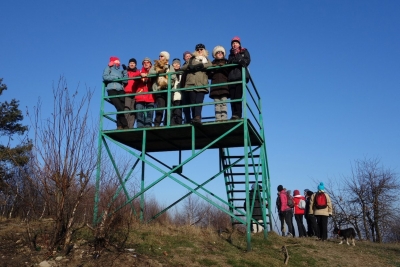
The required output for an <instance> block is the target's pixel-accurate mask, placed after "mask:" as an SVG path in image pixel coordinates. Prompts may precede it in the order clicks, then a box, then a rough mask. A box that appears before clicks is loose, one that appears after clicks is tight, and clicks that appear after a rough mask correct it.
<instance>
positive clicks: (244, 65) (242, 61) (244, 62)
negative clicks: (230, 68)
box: [239, 58, 246, 67]
mask: <svg viewBox="0 0 400 267" xmlns="http://www.w3.org/2000/svg"><path fill="white" fill-rule="evenodd" d="M239 64H240V65H242V66H243V67H246V61H245V60H244V59H242V58H241V59H240V60H239Z"/></svg>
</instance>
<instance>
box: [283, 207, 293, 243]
mask: <svg viewBox="0 0 400 267" xmlns="http://www.w3.org/2000/svg"><path fill="white" fill-rule="evenodd" d="M283 215H284V216H285V222H286V225H287V227H288V232H289V233H291V234H292V235H293V237H294V236H295V231H294V226H293V211H292V209H290V210H285V211H284V212H283Z"/></svg>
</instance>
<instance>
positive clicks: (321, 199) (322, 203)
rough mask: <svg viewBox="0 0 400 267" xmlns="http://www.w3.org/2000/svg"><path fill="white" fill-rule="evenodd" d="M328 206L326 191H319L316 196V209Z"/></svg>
mask: <svg viewBox="0 0 400 267" xmlns="http://www.w3.org/2000/svg"><path fill="white" fill-rule="evenodd" d="M327 206H328V204H327V200H326V195H325V193H324V192H318V193H316V194H315V197H314V207H315V208H316V209H318V210H319V209H325V208H326V207H327Z"/></svg>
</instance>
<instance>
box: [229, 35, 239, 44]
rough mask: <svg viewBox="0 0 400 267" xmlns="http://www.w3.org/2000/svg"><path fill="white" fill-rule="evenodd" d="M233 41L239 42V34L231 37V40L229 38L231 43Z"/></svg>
mask: <svg viewBox="0 0 400 267" xmlns="http://www.w3.org/2000/svg"><path fill="white" fill-rule="evenodd" d="M233 42H238V43H239V44H240V37H239V36H235V37H233V38H232V40H231V44H232V43H233Z"/></svg>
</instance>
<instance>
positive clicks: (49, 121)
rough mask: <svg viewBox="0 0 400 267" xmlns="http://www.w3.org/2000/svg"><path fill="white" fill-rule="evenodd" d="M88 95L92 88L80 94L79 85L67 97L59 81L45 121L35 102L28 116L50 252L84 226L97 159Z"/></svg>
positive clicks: (39, 103)
mask: <svg viewBox="0 0 400 267" xmlns="http://www.w3.org/2000/svg"><path fill="white" fill-rule="evenodd" d="M92 95H93V92H92V91H91V90H90V89H86V90H79V86H78V88H77V90H76V91H75V92H74V93H73V94H72V95H71V94H70V91H69V90H68V87H67V82H66V80H65V79H64V78H63V77H61V78H60V79H59V81H58V84H57V85H56V86H53V103H52V104H53V110H52V112H51V113H50V114H45V118H43V114H42V111H43V110H42V104H43V103H42V102H41V101H40V100H39V101H38V104H37V106H36V107H35V108H34V115H33V118H31V121H32V122H33V130H34V134H35V135H34V141H33V145H34V168H35V175H34V177H33V178H32V179H37V182H38V185H39V186H40V187H41V188H42V190H43V199H44V201H45V204H44V207H43V209H47V210H48V213H49V214H51V215H53V216H54V220H55V227H54V233H53V235H52V240H51V246H50V248H49V249H50V250H51V249H53V248H54V247H55V246H58V245H61V246H64V247H65V246H66V245H68V244H69V242H70V241H71V237H72V234H73V233H74V231H75V230H76V229H77V228H78V227H80V226H82V225H83V224H84V223H85V222H84V221H81V222H78V221H77V218H78V214H79V215H80V214H81V213H79V212H78V211H79V209H80V205H81V202H82V201H83V200H84V198H85V197H86V196H87V195H88V194H87V193H88V190H89V189H90V187H89V182H90V181H91V178H92V175H93V171H94V170H95V168H96V159H97V157H96V155H97V146H96V144H97V142H96V137H97V131H96V130H95V127H93V126H92V125H91V124H90V116H89V110H90V103H91V99H92ZM46 105H47V103H46Z"/></svg>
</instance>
